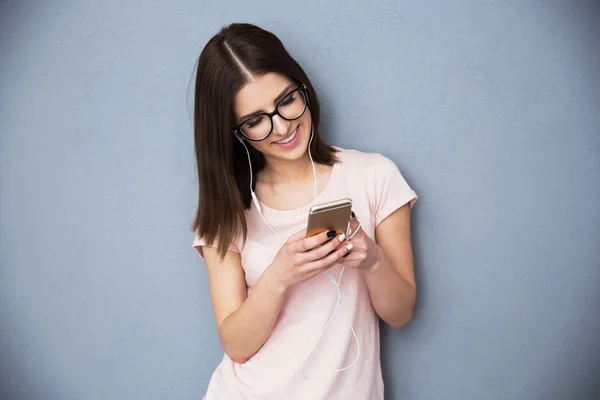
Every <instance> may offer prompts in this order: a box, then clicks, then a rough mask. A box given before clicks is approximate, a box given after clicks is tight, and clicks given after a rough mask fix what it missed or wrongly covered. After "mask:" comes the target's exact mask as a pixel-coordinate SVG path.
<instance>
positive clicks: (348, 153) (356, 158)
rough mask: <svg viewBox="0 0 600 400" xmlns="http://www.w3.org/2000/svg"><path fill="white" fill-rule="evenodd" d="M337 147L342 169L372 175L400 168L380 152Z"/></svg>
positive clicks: (367, 175)
mask: <svg viewBox="0 0 600 400" xmlns="http://www.w3.org/2000/svg"><path fill="white" fill-rule="evenodd" d="M335 148H336V149H337V150H338V152H337V153H336V154H337V157H338V160H339V167H340V169H343V170H346V171H348V172H352V173H355V174H356V173H358V174H359V175H363V176H366V177H370V176H372V175H374V174H378V173H384V172H385V171H386V170H387V171H389V170H396V169H398V167H397V165H396V163H395V162H394V161H392V160H391V159H389V158H388V157H386V156H384V155H382V154H380V153H376V152H365V151H360V150H356V149H346V148H342V147H338V146H336V147H335Z"/></svg>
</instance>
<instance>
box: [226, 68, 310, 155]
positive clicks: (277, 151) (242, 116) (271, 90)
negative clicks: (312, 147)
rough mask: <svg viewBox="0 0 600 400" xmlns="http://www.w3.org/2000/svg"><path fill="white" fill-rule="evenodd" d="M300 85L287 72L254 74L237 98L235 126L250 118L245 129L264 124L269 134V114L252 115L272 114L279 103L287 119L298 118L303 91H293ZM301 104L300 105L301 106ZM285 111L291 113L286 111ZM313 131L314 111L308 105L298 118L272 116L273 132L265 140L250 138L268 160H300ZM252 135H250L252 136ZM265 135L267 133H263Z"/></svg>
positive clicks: (257, 127) (247, 141) (280, 109)
mask: <svg viewBox="0 0 600 400" xmlns="http://www.w3.org/2000/svg"><path fill="white" fill-rule="evenodd" d="M296 88H298V85H297V84H296V83H294V82H293V81H292V80H291V79H289V78H288V77H286V76H285V75H282V74H279V73H275V72H269V73H266V74H264V75H261V76H258V77H255V78H254V79H253V80H252V81H251V82H249V83H247V84H246V85H245V86H243V87H242V88H241V89H240V90H239V91H238V92H237V94H236V96H235V99H234V112H235V118H236V125H237V124H240V123H242V122H245V121H247V123H246V124H244V126H245V128H244V129H245V130H246V132H252V131H251V130H253V129H259V128H260V127H261V126H265V125H264V124H266V126H267V129H266V133H268V127H269V121H268V117H267V116H266V115H262V116H259V117H257V118H253V117H254V116H255V114H257V113H264V112H267V113H270V112H272V111H273V110H275V107H276V105H277V104H280V106H279V111H280V112H281V113H282V114H284V115H285V116H286V118H291V117H295V114H298V113H299V111H297V110H300V111H301V110H302V107H301V105H302V101H303V100H302V94H301V93H300V92H298V91H296V92H294V93H291V92H292V91H294V90H295V89H296ZM298 105H300V107H298ZM286 113H290V114H287V115H286ZM310 131H311V114H310V110H309V108H308V107H306V109H305V111H304V114H302V116H301V117H300V118H298V119H294V120H291V121H290V120H286V119H284V118H282V117H281V116H280V115H274V116H273V131H272V132H271V134H270V135H269V136H268V137H267V138H266V139H264V140H261V141H250V140H246V143H248V144H250V145H251V146H252V147H254V148H255V149H256V150H258V151H260V152H261V153H263V155H264V156H265V158H266V159H267V160H269V159H277V160H290V161H291V160H298V159H300V158H302V157H303V156H305V154H306V151H307V148H308V143H309V140H310ZM249 136H251V135H249ZM262 136H264V135H262Z"/></svg>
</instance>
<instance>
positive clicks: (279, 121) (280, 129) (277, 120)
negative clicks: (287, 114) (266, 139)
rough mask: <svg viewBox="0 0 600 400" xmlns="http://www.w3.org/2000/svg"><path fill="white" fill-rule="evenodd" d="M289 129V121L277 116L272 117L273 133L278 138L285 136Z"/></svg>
mask: <svg viewBox="0 0 600 400" xmlns="http://www.w3.org/2000/svg"><path fill="white" fill-rule="evenodd" d="M289 129H290V121H286V120H285V119H283V118H281V117H280V116H279V115H274V116H273V133H274V134H276V135H278V136H285V135H287V133H288V131H289Z"/></svg>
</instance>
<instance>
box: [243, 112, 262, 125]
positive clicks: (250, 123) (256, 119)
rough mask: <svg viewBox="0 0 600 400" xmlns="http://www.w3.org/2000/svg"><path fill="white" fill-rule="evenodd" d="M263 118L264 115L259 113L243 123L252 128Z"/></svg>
mask: <svg viewBox="0 0 600 400" xmlns="http://www.w3.org/2000/svg"><path fill="white" fill-rule="evenodd" d="M263 118H264V116H262V115H260V116H258V117H255V118H252V119H251V120H250V121H248V122H246V123H245V124H244V125H246V126H247V127H248V128H254V127H255V126H256V125H258V124H260V123H261V121H262V120H263Z"/></svg>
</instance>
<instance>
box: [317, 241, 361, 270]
mask: <svg viewBox="0 0 600 400" xmlns="http://www.w3.org/2000/svg"><path fill="white" fill-rule="evenodd" d="M344 243H345V245H344V246H340V247H339V248H338V249H337V250H335V251H333V252H332V253H330V254H329V255H328V256H325V257H323V258H321V259H318V260H315V261H312V262H309V263H307V264H305V268H306V269H324V268H327V267H329V266H331V265H333V264H334V263H336V262H338V261H339V260H340V259H341V258H342V257H343V256H344V255H345V254H347V253H348V252H350V251H351V250H352V246H353V245H352V243H350V242H344Z"/></svg>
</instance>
